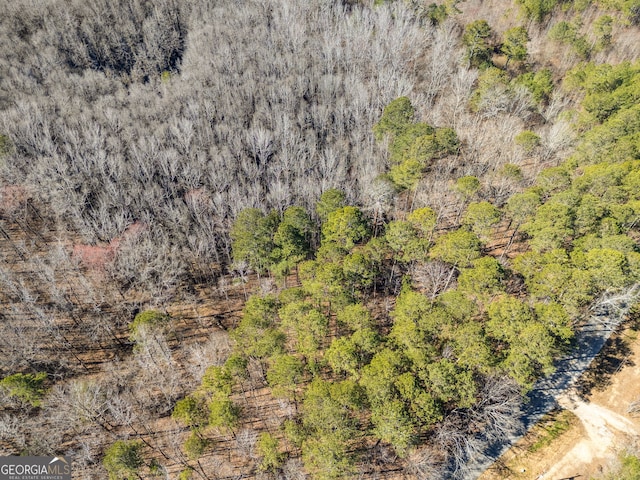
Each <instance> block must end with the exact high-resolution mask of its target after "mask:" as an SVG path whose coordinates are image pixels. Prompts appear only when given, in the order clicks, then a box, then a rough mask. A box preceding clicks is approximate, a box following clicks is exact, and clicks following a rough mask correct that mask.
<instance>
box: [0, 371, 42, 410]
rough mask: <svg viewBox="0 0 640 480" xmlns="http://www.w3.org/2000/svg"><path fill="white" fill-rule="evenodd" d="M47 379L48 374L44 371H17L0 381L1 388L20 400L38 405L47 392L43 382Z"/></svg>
mask: <svg viewBox="0 0 640 480" xmlns="http://www.w3.org/2000/svg"><path fill="white" fill-rule="evenodd" d="M46 379H47V374H46V373H44V372H39V373H26V374H23V373H15V374H13V375H9V376H7V377H4V378H3V379H2V380H1V381H0V388H1V389H2V390H5V391H6V392H7V394H8V395H9V396H10V397H13V398H15V399H17V400H19V401H20V402H22V403H26V404H29V405H31V406H32V407H38V406H39V405H40V400H41V399H42V397H43V396H44V393H45V389H44V386H43V384H44V381H45V380H46Z"/></svg>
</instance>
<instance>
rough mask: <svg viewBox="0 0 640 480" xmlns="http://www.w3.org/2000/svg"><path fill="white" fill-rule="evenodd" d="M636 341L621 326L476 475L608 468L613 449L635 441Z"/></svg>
mask: <svg viewBox="0 0 640 480" xmlns="http://www.w3.org/2000/svg"><path fill="white" fill-rule="evenodd" d="M639 378H640V340H639V339H638V331H637V330H634V329H632V328H631V327H625V328H624V329H621V330H620V331H619V332H618V333H616V334H615V335H613V336H612V337H611V338H610V339H609V341H608V342H607V344H606V346H605V348H604V349H603V350H602V351H601V352H600V354H599V355H598V357H597V358H596V360H595V362H594V364H593V365H592V366H591V368H590V369H589V370H588V371H587V372H585V374H584V375H583V376H582V377H581V379H580V381H579V382H578V385H576V387H574V388H572V389H571V390H570V391H569V392H567V393H566V394H565V395H564V396H563V397H562V398H561V399H560V401H559V403H560V405H561V407H562V410H560V411H556V412H553V413H552V414H550V415H549V416H547V417H545V419H543V420H542V421H541V422H539V423H538V425H536V426H535V427H534V428H533V429H531V430H530V431H529V433H527V435H525V437H524V438H522V439H521V440H520V441H519V442H518V443H517V444H516V445H515V446H513V447H512V448H511V449H509V450H508V451H507V452H505V454H503V455H502V457H500V459H499V461H498V462H496V463H495V464H494V465H493V466H492V467H491V468H490V469H489V470H487V471H486V472H485V473H484V474H483V475H482V476H481V477H480V480H498V479H514V480H515V479H518V480H542V479H544V480H568V479H580V480H588V479H590V478H594V477H596V478H597V476H598V475H599V474H601V473H603V472H606V471H607V470H608V467H609V466H610V465H611V463H612V460H613V459H614V458H615V457H616V453H617V452H618V451H621V450H624V449H625V448H628V447H637V445H638V444H640V418H639V417H634V416H632V415H630V414H629V413H628V409H629V404H630V403H631V402H633V401H636V400H638V398H640V382H639V381H638V379H639Z"/></svg>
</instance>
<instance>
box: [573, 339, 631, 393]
mask: <svg viewBox="0 0 640 480" xmlns="http://www.w3.org/2000/svg"><path fill="white" fill-rule="evenodd" d="M630 354H631V349H630V348H629V339H628V338H627V337H626V336H625V335H624V333H618V334H616V335H615V336H612V337H611V338H609V339H608V340H607V342H606V343H605V345H604V348H603V349H602V350H600V353H598V355H596V357H595V359H594V360H593V363H592V364H591V366H590V367H589V369H588V370H586V371H585V372H584V374H583V375H582V376H581V377H580V379H579V380H578V382H577V383H576V387H577V389H578V392H579V393H580V395H581V396H582V397H584V398H588V397H589V396H590V395H591V394H592V393H593V392H600V391H603V390H605V389H606V388H607V387H609V386H610V385H611V383H612V378H613V376H614V375H615V374H616V373H617V372H618V371H620V369H621V368H622V367H624V366H633V365H634V363H633V361H631V360H630V359H629V358H628V357H629V355H630Z"/></svg>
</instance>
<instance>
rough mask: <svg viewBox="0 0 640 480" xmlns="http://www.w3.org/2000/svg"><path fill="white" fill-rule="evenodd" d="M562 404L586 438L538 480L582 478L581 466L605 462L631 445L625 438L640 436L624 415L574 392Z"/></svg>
mask: <svg viewBox="0 0 640 480" xmlns="http://www.w3.org/2000/svg"><path fill="white" fill-rule="evenodd" d="M558 403H559V404H560V405H561V406H562V407H563V408H565V409H567V410H569V411H570V412H572V413H574V414H575V415H576V416H577V417H578V418H579V419H580V421H581V422H582V425H583V426H584V429H585V432H586V435H585V438H583V439H581V440H580V441H579V442H578V443H577V444H575V446H574V447H573V448H572V449H571V450H570V451H569V452H568V453H567V454H566V455H565V456H564V458H562V460H560V461H559V462H558V463H556V464H555V465H553V467H551V468H550V469H549V470H547V471H546V472H545V473H543V474H542V475H540V476H539V477H538V478H543V479H551V478H554V479H555V478H566V477H572V476H582V475H583V474H584V471H583V470H580V468H581V466H583V465H588V464H590V463H592V462H593V461H594V459H598V458H599V459H604V458H606V457H607V454H608V453H609V452H610V451H611V450H612V449H613V448H615V447H616V446H618V447H619V446H621V445H623V444H625V443H626V444H628V443H630V442H629V440H630V439H626V440H627V441H626V442H625V437H626V436H630V437H632V438H633V437H638V436H640V429H639V428H638V427H637V426H636V425H634V424H633V422H631V421H630V420H628V419H627V418H625V417H623V416H622V415H620V414H618V413H616V412H614V411H612V410H610V409H608V408H606V407H604V406H601V405H598V404H596V403H591V402H589V403H587V402H585V401H583V400H582V399H580V398H579V397H578V396H577V395H576V394H575V393H573V392H571V393H568V394H567V395H563V396H562V397H561V398H560V399H559V401H558Z"/></svg>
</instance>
